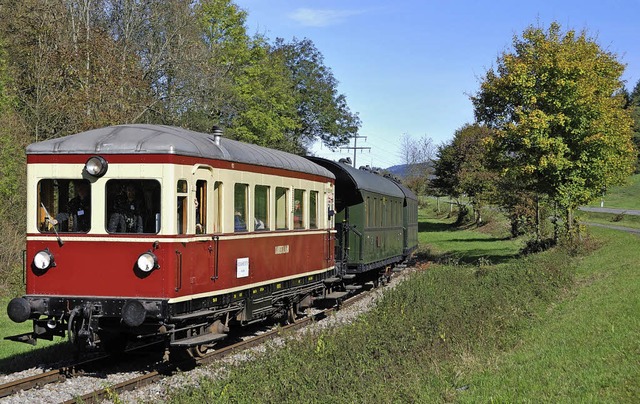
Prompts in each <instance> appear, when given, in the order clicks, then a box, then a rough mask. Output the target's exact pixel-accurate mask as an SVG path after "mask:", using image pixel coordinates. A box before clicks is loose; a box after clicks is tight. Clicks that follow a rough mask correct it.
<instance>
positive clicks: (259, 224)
mask: <svg viewBox="0 0 640 404" xmlns="http://www.w3.org/2000/svg"><path fill="white" fill-rule="evenodd" d="M255 219H256V221H255V229H256V230H265V227H264V222H263V221H262V220H260V219H259V218H257V217H256V218H255Z"/></svg>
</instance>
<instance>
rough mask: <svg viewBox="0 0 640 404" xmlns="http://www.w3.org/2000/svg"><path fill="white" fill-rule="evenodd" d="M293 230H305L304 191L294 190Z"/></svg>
mask: <svg viewBox="0 0 640 404" xmlns="http://www.w3.org/2000/svg"><path fill="white" fill-rule="evenodd" d="M293 199H294V201H293V228H294V229H304V190H302V189H294V190H293Z"/></svg>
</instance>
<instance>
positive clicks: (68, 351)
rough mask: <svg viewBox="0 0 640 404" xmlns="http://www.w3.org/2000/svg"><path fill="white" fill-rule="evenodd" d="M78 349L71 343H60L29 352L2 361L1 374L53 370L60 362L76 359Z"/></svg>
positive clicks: (0, 362)
mask: <svg viewBox="0 0 640 404" xmlns="http://www.w3.org/2000/svg"><path fill="white" fill-rule="evenodd" d="M16 344H18V342H16ZM76 352H77V350H76V348H75V347H74V346H73V344H70V343H60V344H56V345H51V346H48V347H45V348H41V349H34V350H31V351H29V352H24V353H18V354H14V355H11V356H8V357H6V358H2V359H0V374H8V373H14V372H19V371H22V370H26V369H31V368H34V367H38V368H42V369H51V368H52V367H55V366H56V365H58V366H59V363H60V362H67V361H69V362H71V361H73V360H74V359H75V356H76Z"/></svg>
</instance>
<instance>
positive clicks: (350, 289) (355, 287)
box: [344, 285, 362, 291]
mask: <svg viewBox="0 0 640 404" xmlns="http://www.w3.org/2000/svg"><path fill="white" fill-rule="evenodd" d="M344 288H345V289H346V290H348V291H352V290H360V289H362V285H347V286H345V287H344Z"/></svg>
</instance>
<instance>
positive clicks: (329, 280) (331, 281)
mask: <svg viewBox="0 0 640 404" xmlns="http://www.w3.org/2000/svg"><path fill="white" fill-rule="evenodd" d="M341 280H342V278H338V277H337V276H332V277H331V278H326V279H325V280H324V284H325V285H331V284H334V283H338V282H340V281H341Z"/></svg>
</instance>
